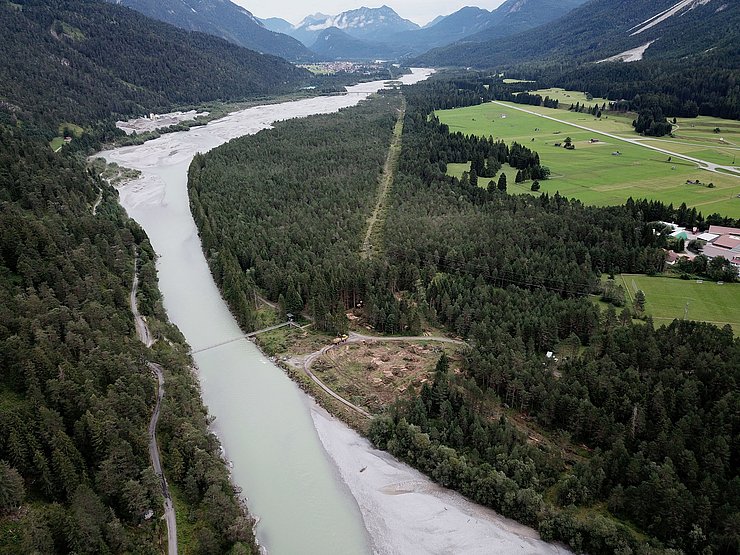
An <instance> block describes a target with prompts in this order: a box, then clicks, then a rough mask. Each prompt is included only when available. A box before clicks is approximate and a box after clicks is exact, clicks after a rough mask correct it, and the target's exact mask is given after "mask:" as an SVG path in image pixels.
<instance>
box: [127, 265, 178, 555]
mask: <svg viewBox="0 0 740 555" xmlns="http://www.w3.org/2000/svg"><path fill="white" fill-rule="evenodd" d="M138 290H139V274H138V260H137V259H136V258H134V278H133V281H132V284H131V296H130V304H131V314H133V316H134V324H135V326H136V335H137V336H138V337H139V340H140V341H141V342H142V343H143V344H144V345H146V346H147V348H149V347H151V346H152V345H153V344H154V340H153V339H152V334H151V333H150V332H149V326H147V325H146V322H145V321H144V318H143V317H142V316H141V314H140V313H139V305H138V303H137V302H136V293H137V292H138ZM147 366H148V367H149V369H150V370H151V371H152V373H153V374H154V375H155V376H156V377H157V384H158V386H157V402H156V404H155V405H154V412H153V413H152V418H151V420H150V421H149V457H150V458H151V460H152V467H154V472H155V474H156V475H157V476H158V477H159V481H160V484H161V485H162V496H163V497H164V518H165V522H166V523H167V553H168V555H177V520H176V518H175V506H174V504H173V503H172V496H171V495H170V488H169V487H168V486H167V478H165V476H164V471H163V470H162V462H161V458H160V455H159V445H158V444H157V423H158V422H159V412H160V408H161V405H162V398H163V397H164V370H163V369H162V367H161V366H160V365H159V364H155V363H153V362H147Z"/></svg>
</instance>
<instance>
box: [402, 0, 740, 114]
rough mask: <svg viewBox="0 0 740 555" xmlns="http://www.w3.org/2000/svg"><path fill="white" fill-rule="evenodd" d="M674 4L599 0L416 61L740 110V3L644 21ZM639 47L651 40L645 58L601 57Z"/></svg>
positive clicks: (707, 110) (610, 94) (710, 109)
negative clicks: (533, 26) (501, 35)
mask: <svg viewBox="0 0 740 555" xmlns="http://www.w3.org/2000/svg"><path fill="white" fill-rule="evenodd" d="M674 4H676V2H675V1H674V0H661V1H660V2H653V1H648V0H619V1H618V2H614V1H612V0H594V1H592V2H588V3H586V4H584V5H583V6H580V7H579V8H576V9H575V10H573V11H572V12H570V13H569V14H567V15H566V16H564V17H562V18H560V19H559V20H557V21H554V22H551V23H548V24H546V25H543V26H541V27H538V28H536V29H532V30H530V31H527V32H525V33H521V34H519V35H515V36H511V37H507V38H499V39H495V40H493V39H492V40H487V41H483V42H474V41H473V40H471V41H469V42H465V43H458V44H454V45H450V46H447V47H444V48H439V49H436V50H432V51H430V52H428V53H426V54H424V55H423V56H421V57H420V58H419V59H418V60H416V62H419V63H425V64H430V65H434V66H458V67H470V66H472V67H476V68H493V69H495V70H496V71H501V70H505V71H507V74H508V75H509V76H511V77H520V78H525V79H536V80H538V83H539V84H541V85H543V86H551V85H556V86H562V87H565V88H575V89H576V90H588V91H589V92H590V93H592V94H594V95H600V96H603V97H606V98H609V99H611V100H620V99H627V100H633V99H634V98H635V97H636V96H638V95H643V96H644V95H654V96H656V97H661V98H662V99H663V101H662V102H661V104H663V105H664V106H665V107H666V108H673V107H675V106H678V107H679V110H675V109H674V110H673V113H671V114H670V115H671V116H673V115H676V116H690V115H691V113H692V112H691V111H690V110H689V109H687V108H684V107H685V106H686V104H687V103H691V106H692V109H693V106H694V105H695V106H696V107H698V108H696V109H695V110H696V111H695V112H694V115H695V113H696V112H698V113H700V114H702V115H714V116H720V117H726V118H738V117H740V103H739V102H738V98H739V97H740V94H739V93H738V87H739V86H740V85H738V77H740V75H738V67H737V63H736V61H737V59H738V57H740V46H738V45H739V44H740V37H739V36H738V29H740V5H738V3H737V2H729V3H727V2H721V1H719V0H711V1H709V2H694V3H691V5H688V4H687V5H686V6H684V8H683V11H681V12H680V13H678V14H677V15H674V16H672V17H668V18H666V19H664V20H659V21H658V22H657V23H656V24H655V25H652V24H651V23H646V22H647V21H648V20H650V19H651V18H652V16H654V15H656V14H658V13H660V12H661V11H662V10H664V9H667V8H671V7H673V5H674ZM482 36H483V34H481V35H478V36H477V37H474V38H475V39H478V38H480V37H482ZM637 47H645V48H646V50H645V51H644V54H643V58H642V60H640V61H633V62H629V63H625V62H603V60H607V59H608V58H610V57H612V56H615V55H619V54H622V53H625V52H626V51H628V50H631V49H633V48H637ZM597 62H598V63H597ZM664 111H666V112H668V111H667V110H665V109H664Z"/></svg>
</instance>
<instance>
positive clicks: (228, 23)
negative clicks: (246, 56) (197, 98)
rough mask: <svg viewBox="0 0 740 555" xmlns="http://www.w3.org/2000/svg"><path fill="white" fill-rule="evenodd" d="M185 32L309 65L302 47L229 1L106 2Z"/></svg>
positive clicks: (130, 0) (307, 53)
mask: <svg viewBox="0 0 740 555" xmlns="http://www.w3.org/2000/svg"><path fill="white" fill-rule="evenodd" d="M107 1H108V2H112V3H115V4H119V5H122V6H126V7H128V8H131V9H133V10H136V11H137V12H140V13H143V14H144V15H146V16H147V17H151V18H152V19H158V20H159V21H164V22H165V23H169V24H171V25H174V26H175V27H180V28H181V29H186V30H188V31H201V32H203V33H208V34H210V35H215V36H217V37H221V38H223V39H226V40H228V41H229V42H233V43H234V44H237V45H239V46H243V47H244V48H249V49H251V50H256V51H258V52H264V53H267V54H273V55H275V56H280V57H283V58H286V59H288V60H293V61H308V60H311V59H312V54H311V52H310V51H309V50H308V48H306V47H305V46H304V45H303V44H301V43H300V42H299V41H298V40H296V39H294V38H293V37H290V36H288V35H285V34H281V33H280V32H275V31H272V30H270V29H269V28H266V27H265V26H264V25H263V23H262V22H261V21H260V20H259V19H258V18H256V17H255V16H254V15H253V14H252V13H251V12H250V11H249V10H247V9H246V8H243V7H241V6H238V5H236V4H234V3H233V2H231V1H230V0H107Z"/></svg>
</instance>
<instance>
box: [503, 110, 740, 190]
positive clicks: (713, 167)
mask: <svg viewBox="0 0 740 555" xmlns="http://www.w3.org/2000/svg"><path fill="white" fill-rule="evenodd" d="M492 102H493V104H498V105H499V106H504V107H505V108H511V109H513V110H518V111H520V112H524V113H525V114H531V115H533V116H537V117H540V118H545V119H549V120H552V121H556V122H558V123H562V124H563V125H570V126H571V127H577V128H578V129H583V130H584V131H589V132H590V133H596V134H598V135H604V136H606V137H609V138H610V139H615V140H617V141H623V142H625V143H630V144H633V145H637V146H641V147H642V148H649V149H650V150H655V151H657V152H661V153H663V154H667V155H669V156H674V157H676V158H681V159H682V160H689V161H690V162H694V163H695V164H697V165H698V166H699V167H700V168H702V169H705V170H707V171H710V172H714V173H721V174H723V175H731V176H733V177H740V170H738V169H737V168H735V167H733V166H723V165H721V164H715V163H714V162H708V161H707V160H701V159H699V158H694V157H693V156H687V155H685V154H680V153H678V152H671V151H670V150H665V149H663V148H659V147H657V146H653V145H649V144H645V143H644V142H642V141H641V140H638V139H630V138H627V137H620V136H619V135H614V134H613V133H606V132H605V131H598V130H596V129H591V128H590V127H586V126H584V125H578V124H576V123H572V122H569V121H565V120H561V119H557V118H554V117H552V116H546V115H544V114H538V113H537V112H533V111H532V110H525V109H524V108H518V107H516V106H512V105H510V104H505V103H503V102H499V101H498V100H493V101H492Z"/></svg>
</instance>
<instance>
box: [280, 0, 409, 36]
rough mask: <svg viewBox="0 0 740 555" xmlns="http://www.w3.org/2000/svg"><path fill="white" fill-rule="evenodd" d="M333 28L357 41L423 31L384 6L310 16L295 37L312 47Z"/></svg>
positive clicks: (300, 26) (296, 31)
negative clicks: (323, 33)
mask: <svg viewBox="0 0 740 555" xmlns="http://www.w3.org/2000/svg"><path fill="white" fill-rule="evenodd" d="M331 27H336V28H337V29H340V30H342V31H344V32H345V33H347V34H348V35H350V36H352V37H355V38H361V39H367V40H379V41H382V40H384V39H386V38H387V37H388V36H390V35H391V34H393V33H399V32H402V31H409V30H415V29H419V26H418V25H417V24H416V23H414V22H412V21H409V20H408V19H404V18H402V17H401V16H400V15H398V14H397V13H396V12H395V10H393V8H391V7H389V6H387V5H385V4H384V5H382V6H381V7H379V8H368V7H367V6H362V7H361V8H357V9H356V10H348V11H344V12H342V13H340V14H337V15H326V14H322V13H316V14H313V15H309V16H307V17H305V18H304V19H303V21H301V22H300V23H299V24H298V25H296V26H295V27H294V28H293V32H292V33H291V35H292V36H294V37H295V38H297V39H298V40H300V41H301V42H303V43H304V44H306V45H310V44H312V43H313V42H314V41H315V40H316V39H317V38H318V36H319V34H320V33H321V32H322V31H325V30H326V29H330V28H331Z"/></svg>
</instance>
